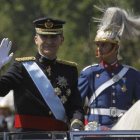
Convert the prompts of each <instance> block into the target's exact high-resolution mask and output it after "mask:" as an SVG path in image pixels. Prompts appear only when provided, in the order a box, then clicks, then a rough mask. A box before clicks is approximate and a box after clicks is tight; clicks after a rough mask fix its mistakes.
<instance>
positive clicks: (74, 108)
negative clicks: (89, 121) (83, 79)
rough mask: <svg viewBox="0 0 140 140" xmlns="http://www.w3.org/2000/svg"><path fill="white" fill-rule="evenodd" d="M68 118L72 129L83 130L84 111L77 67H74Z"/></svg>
mask: <svg viewBox="0 0 140 140" xmlns="http://www.w3.org/2000/svg"><path fill="white" fill-rule="evenodd" d="M67 116H68V118H69V120H70V123H71V127H72V129H79V130H82V129H83V127H84V125H83V124H84V111H83V108H82V103H81V95H80V92H79V90H78V72H77V68H76V67H74V70H73V87H72V91H71V95H70V97H69V103H68V110H67Z"/></svg>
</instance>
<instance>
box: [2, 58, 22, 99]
mask: <svg viewBox="0 0 140 140" xmlns="http://www.w3.org/2000/svg"><path fill="white" fill-rule="evenodd" d="M21 69H22V65H21V63H19V62H16V61H14V62H13V63H12V65H11V66H10V68H9V69H8V71H7V72H6V73H5V74H4V75H2V76H1V79H0V96H2V97H3V96H5V95H6V94H8V93H9V91H10V90H14V89H16V88H18V87H19V85H20V84H21V81H22V74H21V73H22V72H21V71H22V70H21Z"/></svg>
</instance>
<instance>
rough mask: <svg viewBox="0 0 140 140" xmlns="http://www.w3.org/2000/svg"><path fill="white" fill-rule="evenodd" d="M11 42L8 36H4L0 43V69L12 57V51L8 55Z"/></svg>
mask: <svg viewBox="0 0 140 140" xmlns="http://www.w3.org/2000/svg"><path fill="white" fill-rule="evenodd" d="M11 46H12V42H11V41H9V39H8V38H4V39H3V40H2V42H1V44H0V69H1V68H2V66H4V65H6V64H7V63H8V62H9V61H10V60H11V58H12V56H13V53H11V54H10V55H9V52H10V49H11Z"/></svg>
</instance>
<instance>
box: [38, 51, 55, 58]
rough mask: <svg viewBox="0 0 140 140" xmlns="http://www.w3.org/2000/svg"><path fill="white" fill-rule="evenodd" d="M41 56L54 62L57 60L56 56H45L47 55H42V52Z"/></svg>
mask: <svg viewBox="0 0 140 140" xmlns="http://www.w3.org/2000/svg"><path fill="white" fill-rule="evenodd" d="M39 54H40V55H41V56H43V57H45V58H47V59H49V60H53V59H55V58H56V56H45V55H43V54H41V53H40V52H39Z"/></svg>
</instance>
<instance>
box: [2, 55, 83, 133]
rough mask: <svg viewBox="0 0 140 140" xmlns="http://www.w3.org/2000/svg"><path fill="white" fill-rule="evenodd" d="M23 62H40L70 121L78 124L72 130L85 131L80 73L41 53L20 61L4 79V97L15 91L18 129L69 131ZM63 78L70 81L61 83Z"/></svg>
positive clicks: (15, 62)
mask: <svg viewBox="0 0 140 140" xmlns="http://www.w3.org/2000/svg"><path fill="white" fill-rule="evenodd" d="M33 59H35V60H33ZM22 61H35V62H36V63H37V65H38V66H39V67H40V68H41V69H42V71H43V72H44V73H45V75H46V76H47V77H48V79H49V80H50V82H51V84H52V86H53V88H54V91H55V93H56V94H57V95H58V97H59V98H60V100H61V101H62V103H63V105H64V108H65V110H66V115H67V117H68V120H69V122H70V123H71V122H72V121H74V123H72V124H73V125H72V127H73V128H77V129H81V127H82V122H83V109H82V107H81V97H80V94H79V91H78V89H77V78H78V74H77V68H76V66H74V64H72V63H70V62H67V61H61V60H58V59H53V60H48V59H47V58H44V57H42V56H40V54H37V56H36V58H33V57H32V58H22V59H16V60H15V61H14V62H13V64H12V65H11V67H10V69H9V70H8V72H7V73H5V74H4V75H3V76H2V77H1V79H0V96H5V95H6V94H7V93H8V92H9V91H10V90H12V89H13V90H14V102H15V112H16V114H15V127H16V128H26V129H33V130H34V129H37V130H46V131H65V130H67V129H68V128H67V125H66V124H65V123H64V122H62V121H59V120H56V119H55V117H54V115H53V113H52V112H51V110H50V108H49V107H48V105H47V104H46V102H45V101H44V99H43V98H42V95H41V94H40V92H39V90H38V89H37V87H36V86H35V84H34V82H33V81H32V79H31V77H30V76H29V74H28V72H27V71H26V69H25V67H24V66H23V64H22V63H21V62H22ZM62 77H63V78H64V79H65V80H66V83H65V84H61V82H60V79H62ZM40 82H41V81H40ZM46 92H47V91H46Z"/></svg>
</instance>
